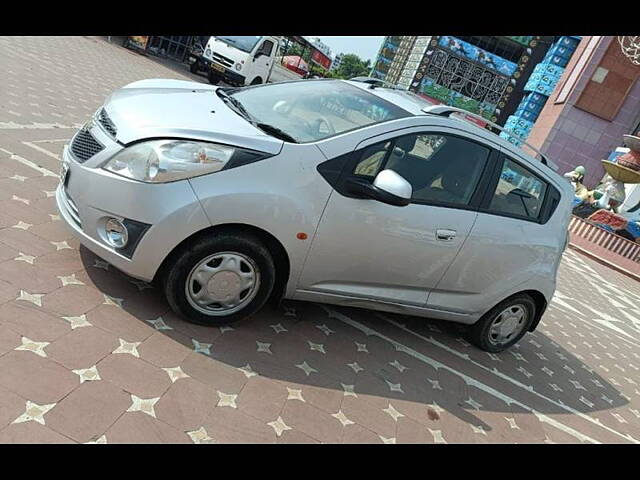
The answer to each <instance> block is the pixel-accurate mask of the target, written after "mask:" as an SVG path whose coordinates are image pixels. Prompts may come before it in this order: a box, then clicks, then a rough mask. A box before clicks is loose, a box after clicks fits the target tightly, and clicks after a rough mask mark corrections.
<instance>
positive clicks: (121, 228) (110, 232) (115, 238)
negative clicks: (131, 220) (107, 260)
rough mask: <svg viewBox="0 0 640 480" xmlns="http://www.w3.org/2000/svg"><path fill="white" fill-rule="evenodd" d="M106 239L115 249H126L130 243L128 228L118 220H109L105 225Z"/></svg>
mask: <svg viewBox="0 0 640 480" xmlns="http://www.w3.org/2000/svg"><path fill="white" fill-rule="evenodd" d="M104 233H105V239H106V241H107V243H108V244H109V245H111V246H112V247H114V248H124V247H126V246H127V243H128V242H129V231H128V230H127V227H125V225H124V224H123V223H122V222H121V221H120V220H118V219H117V218H109V219H107V221H106V222H105V224H104Z"/></svg>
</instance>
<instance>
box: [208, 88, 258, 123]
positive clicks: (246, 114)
mask: <svg viewBox="0 0 640 480" xmlns="http://www.w3.org/2000/svg"><path fill="white" fill-rule="evenodd" d="M216 93H218V96H219V97H220V98H222V100H225V101H226V102H228V103H230V104H231V105H233V106H234V107H235V110H237V111H238V113H240V114H241V115H242V116H243V117H245V118H246V119H247V120H248V121H249V122H251V123H255V120H254V119H253V117H252V116H251V114H250V113H249V112H247V110H246V109H245V108H244V106H243V105H242V103H240V101H239V100H237V99H235V98H233V97H232V96H231V95H229V94H228V93H227V92H225V91H224V90H222V89H221V88H219V89H218V90H217V92H216Z"/></svg>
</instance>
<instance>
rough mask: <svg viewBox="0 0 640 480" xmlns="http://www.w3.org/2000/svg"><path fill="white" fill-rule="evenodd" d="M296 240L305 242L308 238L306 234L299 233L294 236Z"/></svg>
mask: <svg viewBox="0 0 640 480" xmlns="http://www.w3.org/2000/svg"><path fill="white" fill-rule="evenodd" d="M296 238H297V239H298V240H306V239H307V238H308V236H307V234H306V233H304V232H300V233H298V234H297V235H296Z"/></svg>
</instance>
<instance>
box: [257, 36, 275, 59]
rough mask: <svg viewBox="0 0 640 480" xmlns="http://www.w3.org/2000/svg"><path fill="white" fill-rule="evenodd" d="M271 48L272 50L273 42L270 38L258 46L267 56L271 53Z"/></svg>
mask: <svg viewBox="0 0 640 480" xmlns="http://www.w3.org/2000/svg"><path fill="white" fill-rule="evenodd" d="M272 50H273V42H272V41H271V40H265V41H264V43H263V44H262V46H261V47H260V52H261V53H264V54H265V55H266V56H267V57H268V56H270V55H271V51H272Z"/></svg>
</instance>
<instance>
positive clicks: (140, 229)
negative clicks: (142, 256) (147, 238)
mask: <svg viewBox="0 0 640 480" xmlns="http://www.w3.org/2000/svg"><path fill="white" fill-rule="evenodd" d="M122 223H123V224H124V226H125V227H126V229H127V232H128V234H129V242H128V243H127V245H126V246H125V247H124V248H116V252H118V253H119V254H120V255H124V256H125V257H127V258H129V259H131V258H132V257H133V254H134V252H135V251H136V247H137V246H138V244H139V243H140V240H142V237H143V236H144V234H145V233H147V230H149V228H150V227H151V225H149V224H147V223H142V222H136V221H135V220H130V219H128V218H125V219H124V220H123V221H122Z"/></svg>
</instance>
